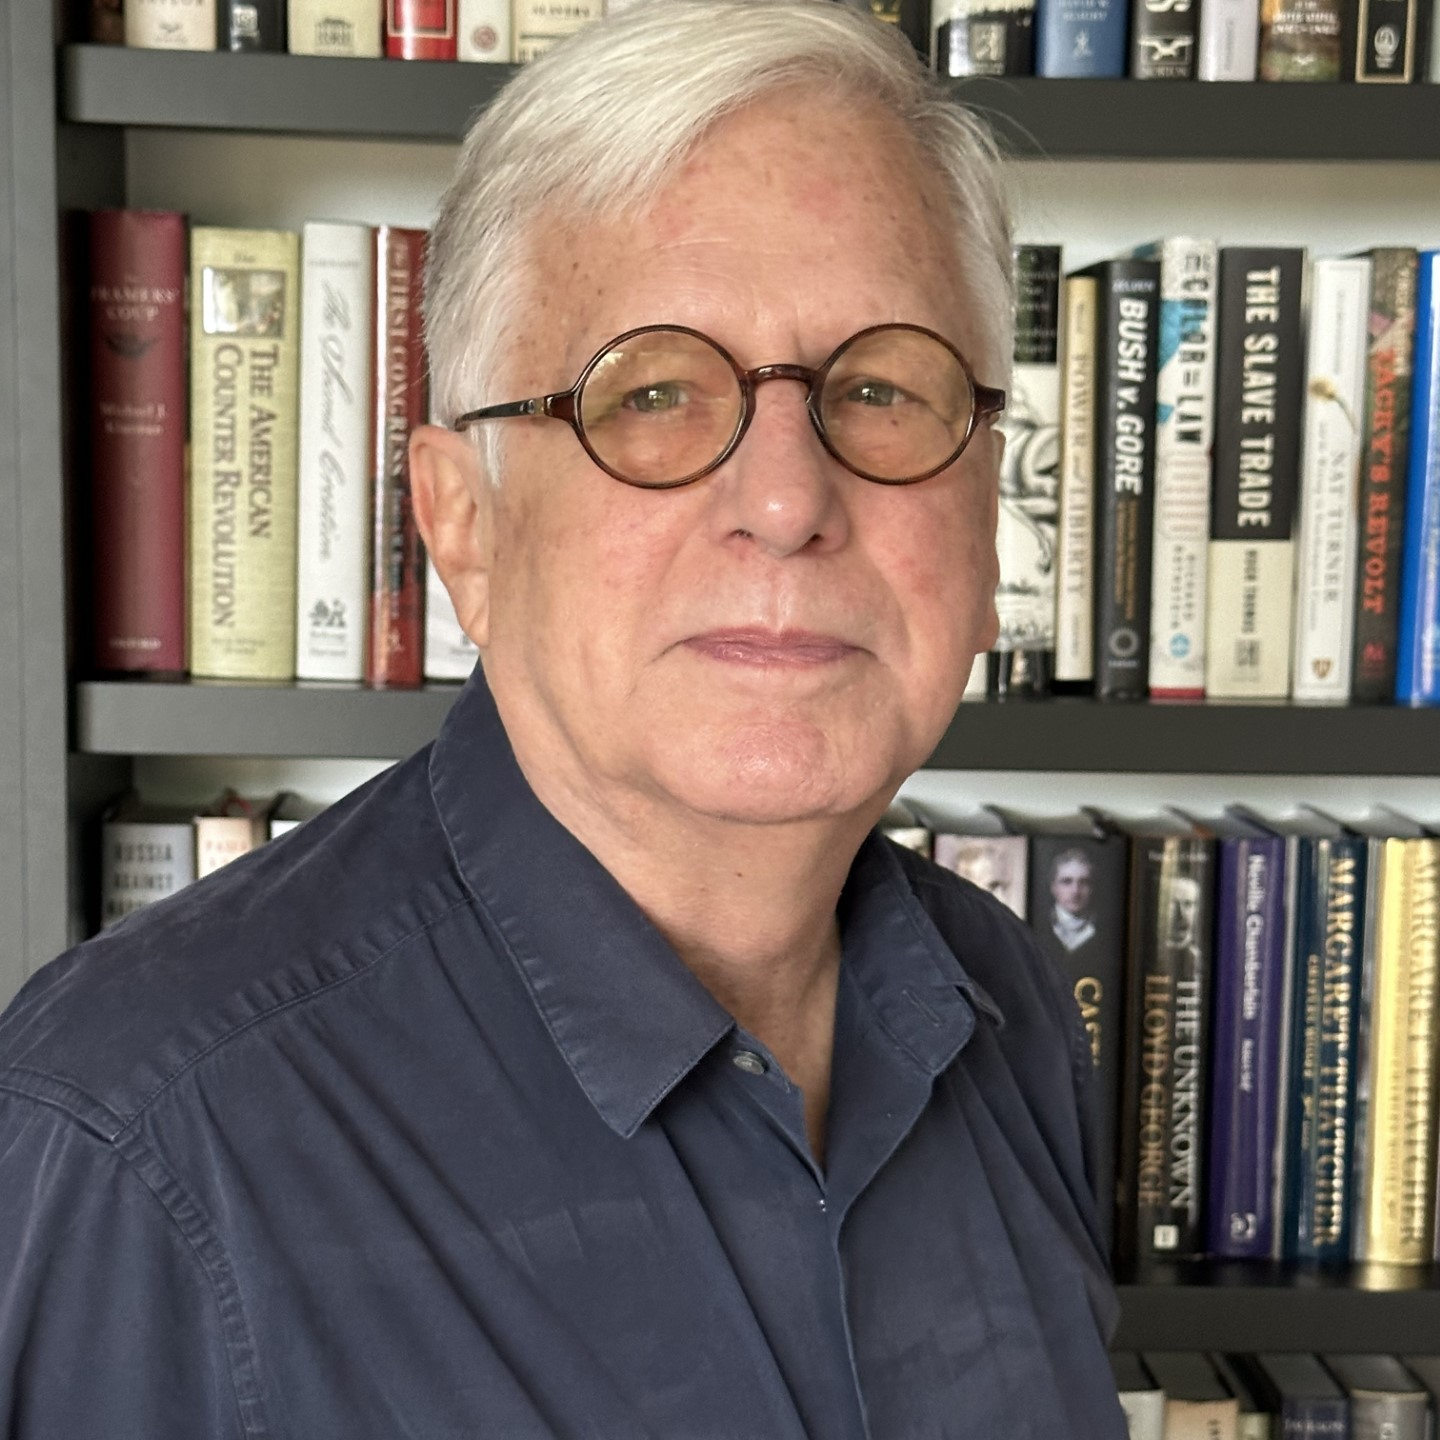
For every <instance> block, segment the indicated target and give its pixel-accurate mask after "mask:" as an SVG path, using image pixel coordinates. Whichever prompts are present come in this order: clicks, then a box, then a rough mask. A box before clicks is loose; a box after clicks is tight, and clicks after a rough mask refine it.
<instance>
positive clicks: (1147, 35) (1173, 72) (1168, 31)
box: [1130, 0, 1199, 80]
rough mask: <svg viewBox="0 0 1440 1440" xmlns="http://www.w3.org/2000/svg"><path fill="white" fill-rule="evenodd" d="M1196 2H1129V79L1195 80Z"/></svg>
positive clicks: (1169, 0)
mask: <svg viewBox="0 0 1440 1440" xmlns="http://www.w3.org/2000/svg"><path fill="white" fill-rule="evenodd" d="M1198 10H1199V6H1198V4H1197V3H1196V0H1133V4H1132V5H1131V8H1130V76H1131V78H1132V79H1134V80H1193V79H1194V78H1195V51H1196V44H1195V41H1196V32H1197V30H1198V23H1197V22H1198Z"/></svg>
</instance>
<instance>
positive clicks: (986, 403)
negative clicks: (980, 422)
mask: <svg viewBox="0 0 1440 1440" xmlns="http://www.w3.org/2000/svg"><path fill="white" fill-rule="evenodd" d="M1004 408H1005V392H1004V391H1003V390H996V389H995V388H994V387H993V386H991V385H982V384H980V382H979V381H978V380H977V381H976V382H975V414H976V415H977V416H982V415H998V414H1000V412H1001V411H1002V410H1004Z"/></svg>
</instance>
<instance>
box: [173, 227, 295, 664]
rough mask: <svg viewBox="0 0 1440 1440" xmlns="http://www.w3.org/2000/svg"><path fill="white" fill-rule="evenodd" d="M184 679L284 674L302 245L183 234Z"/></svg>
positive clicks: (265, 236) (288, 655)
mask: <svg viewBox="0 0 1440 1440" xmlns="http://www.w3.org/2000/svg"><path fill="white" fill-rule="evenodd" d="M190 256H191V270H190V273H191V288H192V295H193V300H192V304H191V320H190V356H191V373H190V396H191V400H190V413H191V427H192V436H193V438H192V442H191V475H190V669H191V672H192V673H193V674H195V675H200V676H205V677H206V678H210V679H219V680H288V679H291V678H292V677H293V676H294V673H295V500H296V488H297V486H296V475H295V471H296V445H295V431H296V422H297V418H298V417H297V412H298V408H299V407H298V398H299V358H300V356H299V344H298V335H297V331H298V329H299V324H298V321H299V304H298V299H297V293H296V292H297V290H298V288H299V280H300V242H299V236H298V235H293V234H290V233H288V232H283V231H278V230H219V229H206V228H200V229H196V230H195V231H194V232H193V233H192V236H191V251H190Z"/></svg>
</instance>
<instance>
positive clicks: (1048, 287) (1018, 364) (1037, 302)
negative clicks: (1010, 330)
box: [995, 245, 1060, 693]
mask: <svg viewBox="0 0 1440 1440" xmlns="http://www.w3.org/2000/svg"><path fill="white" fill-rule="evenodd" d="M1015 278H1016V292H1017V309H1016V317H1015V366H1014V371H1013V378H1012V382H1011V388H1010V396H1009V400H1008V402H1007V404H1006V407H1005V415H1004V417H1003V420H1002V422H1001V423H1002V427H1003V429H1004V433H1005V454H1004V458H1003V459H1002V461H1001V466H1000V510H999V520H998V524H997V527H996V534H995V545H996V550H997V552H998V555H999V560H1000V583H999V585H998V586H997V588H996V592H995V608H996V611H997V612H998V614H999V617H1000V634H999V638H998V640H997V642H996V649H997V650H999V651H1000V652H1002V654H1001V657H1000V659H1001V662H1002V663H1003V661H1004V658H1005V652H1011V651H1028V652H1043V654H1044V659H1043V660H1041V661H1038V662H1036V668H1038V671H1039V674H1040V676H1041V678H1042V680H1043V679H1045V678H1048V675H1049V672H1050V663H1051V661H1050V657H1051V656H1052V655H1053V652H1054V648H1055V528H1056V527H1055V511H1054V506H1055V498H1054V472H1055V460H1056V453H1057V450H1058V448H1059V439H1060V368H1059V363H1058V362H1059V347H1058V339H1059V320H1060V249H1059V247H1058V246H1053V245H1021V246H1017V247H1016V250H1015ZM997 668H998V667H997ZM1031 673H1034V671H1033V670H1032V672H1031ZM1006 678H1007V679H1013V676H1008V677H1006ZM1005 688H1006V689H1007V691H1010V690H1013V686H1010V685H1007V686H1006V687H1005ZM1031 688H1032V693H1033V691H1034V690H1035V689H1037V688H1039V687H1035V686H1032V687H1031Z"/></svg>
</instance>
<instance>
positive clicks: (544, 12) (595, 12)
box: [512, 0, 605, 65]
mask: <svg viewBox="0 0 1440 1440" xmlns="http://www.w3.org/2000/svg"><path fill="white" fill-rule="evenodd" d="M512 14H513V23H514V44H515V60H516V62H517V63H518V64H521V65H524V64H526V63H527V62H528V61H530V60H533V59H535V57H536V56H537V55H543V54H544V53H545V51H547V50H548V49H549V48H550V47H551V46H552V45H553V44H555V42H556V41H557V40H563V39H564V38H565V37H566V36H567V35H573V34H574V33H575V32H576V31H577V30H578V29H579V28H580V27H581V26H582V25H586V24H589V22H590V21H591V20H599V19H600V18H601V17H602V16H603V15H604V14H605V3H604V0H514V10H513V12H512Z"/></svg>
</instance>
